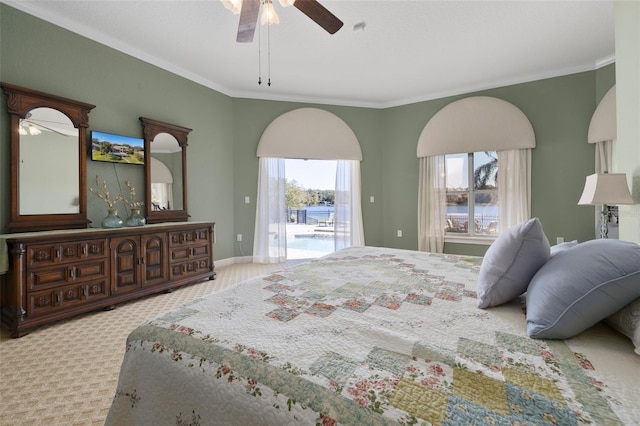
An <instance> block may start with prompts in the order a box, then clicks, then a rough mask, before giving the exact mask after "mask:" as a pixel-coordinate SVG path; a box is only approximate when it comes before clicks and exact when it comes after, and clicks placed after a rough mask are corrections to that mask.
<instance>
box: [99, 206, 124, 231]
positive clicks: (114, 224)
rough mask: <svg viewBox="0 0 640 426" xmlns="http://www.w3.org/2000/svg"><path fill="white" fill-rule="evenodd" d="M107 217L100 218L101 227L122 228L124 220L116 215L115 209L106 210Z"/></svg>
mask: <svg viewBox="0 0 640 426" xmlns="http://www.w3.org/2000/svg"><path fill="white" fill-rule="evenodd" d="M107 213H108V214H107V217H105V218H104V219H102V227H103V228H122V226H123V225H124V221H123V220H122V219H121V218H120V216H118V211H117V210H116V209H109V210H107Z"/></svg>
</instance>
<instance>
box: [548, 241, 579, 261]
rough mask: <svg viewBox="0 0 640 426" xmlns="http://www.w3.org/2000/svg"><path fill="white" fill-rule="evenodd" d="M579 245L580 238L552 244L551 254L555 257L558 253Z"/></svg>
mask: <svg viewBox="0 0 640 426" xmlns="http://www.w3.org/2000/svg"><path fill="white" fill-rule="evenodd" d="M577 245H578V240H573V241H568V242H566V243H560V244H556V245H555V246H551V256H550V257H553V256H555V255H556V254H558V253H560V252H563V251H565V250H569V249H570V248H571V247H575V246H577Z"/></svg>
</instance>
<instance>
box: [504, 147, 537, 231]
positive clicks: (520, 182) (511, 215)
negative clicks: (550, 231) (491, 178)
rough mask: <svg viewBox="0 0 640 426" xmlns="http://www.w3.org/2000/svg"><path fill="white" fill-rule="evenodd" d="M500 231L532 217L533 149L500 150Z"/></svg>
mask: <svg viewBox="0 0 640 426" xmlns="http://www.w3.org/2000/svg"><path fill="white" fill-rule="evenodd" d="M498 201H499V203H500V220H499V223H500V229H499V231H500V232H504V231H505V230H506V229H508V228H510V227H512V226H513V225H517V224H518V223H520V222H523V221H525V220H528V219H529V218H530V217H531V149H514V150H507V151H498Z"/></svg>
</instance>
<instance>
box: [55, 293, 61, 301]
mask: <svg viewBox="0 0 640 426" xmlns="http://www.w3.org/2000/svg"><path fill="white" fill-rule="evenodd" d="M56 303H60V294H56Z"/></svg>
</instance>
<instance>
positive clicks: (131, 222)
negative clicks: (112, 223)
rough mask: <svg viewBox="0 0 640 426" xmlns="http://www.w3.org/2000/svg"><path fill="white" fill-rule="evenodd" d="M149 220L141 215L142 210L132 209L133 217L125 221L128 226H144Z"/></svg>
mask: <svg viewBox="0 0 640 426" xmlns="http://www.w3.org/2000/svg"><path fill="white" fill-rule="evenodd" d="M146 223H147V220H146V219H145V218H144V216H142V215H141V214H140V209H131V215H130V216H129V217H128V218H127V220H126V221H125V225H127V226H143V225H144V224H146Z"/></svg>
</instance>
